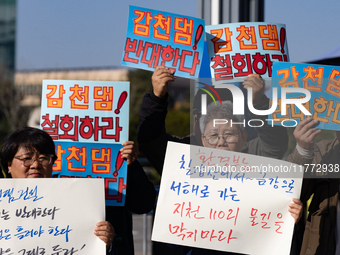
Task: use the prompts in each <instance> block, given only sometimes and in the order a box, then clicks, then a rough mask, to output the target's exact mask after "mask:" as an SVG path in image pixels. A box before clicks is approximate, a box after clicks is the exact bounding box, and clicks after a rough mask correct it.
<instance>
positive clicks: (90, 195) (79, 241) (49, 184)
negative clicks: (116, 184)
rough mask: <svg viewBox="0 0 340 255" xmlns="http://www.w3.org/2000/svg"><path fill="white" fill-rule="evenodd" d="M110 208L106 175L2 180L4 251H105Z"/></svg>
mask: <svg viewBox="0 0 340 255" xmlns="http://www.w3.org/2000/svg"><path fill="white" fill-rule="evenodd" d="M104 209H105V201H104V181H103V180H102V179H53V178H51V179H0V254H6V255H9V254H13V255H17V254H20V255H27V254H39V255H40V254H46V255H47V254H48V255H50V254H79V255H81V254H82V255H84V254H86V255H87V254H102V255H104V254H106V247H105V243H104V242H103V241H102V240H100V239H99V238H98V237H97V236H95V235H94V228H95V224H96V223H97V222H99V221H103V220H105V211H104ZM58 252H59V253H58Z"/></svg>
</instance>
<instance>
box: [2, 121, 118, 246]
mask: <svg viewBox="0 0 340 255" xmlns="http://www.w3.org/2000/svg"><path fill="white" fill-rule="evenodd" d="M54 146H55V145H54V142H53V140H52V138H51V137H50V136H49V135H48V134H47V133H45V132H44V131H42V130H40V129H36V128H30V127H26V128H21V129H18V130H16V131H15V132H13V133H12V134H10V135H9V136H7V137H6V138H5V140H4V142H3V145H2V149H1V166H2V169H3V170H4V172H5V174H6V176H8V177H12V178H50V177H51V176H52V166H53V164H54V161H55V160H56V159H57V156H56V154H55V148H54ZM94 234H95V235H96V236H98V237H99V238H100V239H101V240H103V241H104V242H105V244H106V247H107V250H109V249H110V245H111V242H112V240H113V237H114V229H113V227H112V225H111V224H110V223H109V222H108V221H100V222H98V223H97V224H96V226H95V228H94Z"/></svg>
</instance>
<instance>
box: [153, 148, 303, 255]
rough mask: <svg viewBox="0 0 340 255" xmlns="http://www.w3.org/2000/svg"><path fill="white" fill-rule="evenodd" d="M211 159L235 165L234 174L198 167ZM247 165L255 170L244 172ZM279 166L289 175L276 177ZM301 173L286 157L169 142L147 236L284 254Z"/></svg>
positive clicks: (180, 243)
mask: <svg viewBox="0 0 340 255" xmlns="http://www.w3.org/2000/svg"><path fill="white" fill-rule="evenodd" d="M214 160H215V161H218V162H221V164H222V165H224V166H225V165H227V164H226V163H225V162H229V163H228V165H229V166H232V165H233V164H234V165H237V166H238V172H232V171H229V172H228V171H227V170H228V168H226V169H225V170H226V171H224V170H223V171H220V172H219V173H214V174H212V171H206V170H204V169H205V168H204V165H205V166H207V165H210V166H211V165H215V166H216V162H213V161H214ZM236 161H237V163H236ZM193 162H195V163H193ZM197 162H201V165H199V167H197V165H195V164H197ZM252 166H256V167H254V168H253V167H252ZM260 166H261V169H262V172H260V171H258V170H259V168H260ZM241 167H243V168H242V169H245V170H242V171H240V169H241ZM190 169H191V172H190ZM250 169H253V170H254V171H257V172H253V173H252V174H250V172H249V171H250ZM275 169H276V170H275ZM229 170H230V169H229ZM285 170H287V171H292V172H294V171H295V173H294V174H291V175H289V174H287V173H286V174H285V175H283V176H284V177H282V176H281V175H280V174H279V171H285ZM195 171H196V174H197V173H199V174H198V175H196V178H195V177H193V176H194V174H193V172H195ZM199 171H201V172H199ZM302 176H303V170H301V168H299V166H297V165H295V164H291V163H289V162H286V161H281V160H276V159H270V158H266V157H260V156H254V155H250V154H244V153H237V152H231V151H226V150H218V149H211V148H206V147H199V146H192V145H185V144H178V143H172V142H169V143H168V147H167V152H166V158H165V163H164V168H163V174H162V180H161V186H160V192H159V198H158V204H157V208H156V215H155V222H154V226H153V233H152V240H153V241H160V242H165V243H173V244H178V245H184V246H192V247H199V248H206V249H213V250H220V251H231V252H239V253H245V254H261V255H264V254H278V255H280V254H289V251H290V246H291V239H292V233H293V228H294V219H293V217H292V216H291V215H290V214H289V212H288V204H289V203H290V202H291V200H292V198H299V197H300V190H301V183H302ZM197 177H198V178H197ZM204 177H210V178H204Z"/></svg>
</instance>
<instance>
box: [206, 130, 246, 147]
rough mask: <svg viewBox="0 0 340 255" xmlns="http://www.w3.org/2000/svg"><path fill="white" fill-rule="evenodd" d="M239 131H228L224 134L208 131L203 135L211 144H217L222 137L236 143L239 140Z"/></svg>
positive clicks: (228, 141)
mask: <svg viewBox="0 0 340 255" xmlns="http://www.w3.org/2000/svg"><path fill="white" fill-rule="evenodd" d="M238 135H239V133H234V132H228V133H224V134H223V135H219V134H217V133H208V134H207V135H206V136H203V137H204V138H205V139H206V140H207V142H208V143H209V144H210V145H216V144H217V143H218V141H219V140H220V138H221V137H222V138H223V139H224V141H225V142H227V143H234V142H237V140H238Z"/></svg>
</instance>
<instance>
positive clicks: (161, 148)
mask: <svg viewBox="0 0 340 255" xmlns="http://www.w3.org/2000/svg"><path fill="white" fill-rule="evenodd" d="M174 80H175V77H174V75H173V71H172V70H170V69H169V68H167V67H164V66H158V67H157V68H156V69H155V72H154V73H153V75H152V86H153V89H152V91H151V92H150V93H147V94H145V96H144V98H143V103H142V106H141V111H140V114H139V126H138V143H139V148H140V150H141V151H142V152H143V153H144V154H145V156H146V157H147V159H148V160H149V162H150V163H151V164H152V165H153V166H154V167H155V169H156V170H157V172H158V173H159V174H161V173H162V169H163V163H164V158H165V152H166V146H167V142H168V141H173V142H179V143H186V144H193V145H202V143H201V132H200V128H199V119H200V117H201V113H200V109H201V105H200V97H195V99H194V107H193V108H194V111H193V114H194V134H191V135H188V136H186V137H177V136H173V135H170V134H168V133H166V130H165V118H166V115H167V107H168V94H167V89H168V83H169V82H170V81H174ZM243 86H244V88H248V87H252V88H253V91H252V92H253V104H254V107H255V109H258V110H267V109H268V107H269V99H268V98H267V97H266V96H265V95H264V81H263V80H262V78H261V77H260V76H259V75H257V74H252V75H249V76H248V77H246V78H244V83H243ZM223 92H224V93H223V94H222V93H221V95H220V97H221V98H222V100H223V101H225V100H231V98H230V97H231V94H230V93H229V90H228V89H223ZM251 118H252V119H262V120H264V125H263V126H262V127H259V128H255V129H256V131H257V133H258V136H257V137H256V138H255V139H252V140H250V141H247V142H246V143H245V144H244V146H243V148H242V150H241V151H242V152H243V153H249V154H253V155H261V156H266V157H271V158H277V159H281V158H282V156H283V155H284V153H285V152H286V150H287V147H288V135H287V130H286V128H284V127H281V126H274V127H272V126H271V125H269V124H267V121H265V119H268V116H257V115H254V114H252V113H251Z"/></svg>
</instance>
